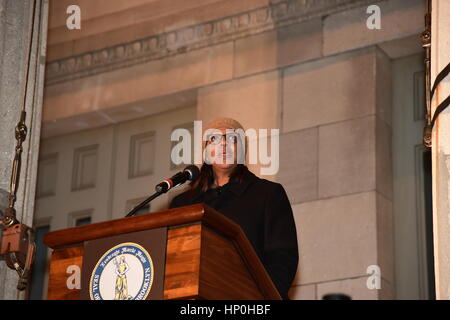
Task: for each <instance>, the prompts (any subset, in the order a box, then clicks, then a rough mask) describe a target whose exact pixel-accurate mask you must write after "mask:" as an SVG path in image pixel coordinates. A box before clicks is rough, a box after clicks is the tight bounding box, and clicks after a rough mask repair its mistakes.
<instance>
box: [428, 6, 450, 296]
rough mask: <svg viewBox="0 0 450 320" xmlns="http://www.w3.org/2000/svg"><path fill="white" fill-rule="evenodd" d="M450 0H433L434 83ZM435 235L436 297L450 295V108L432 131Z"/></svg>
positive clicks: (449, 25) (447, 58) (438, 97)
mask: <svg viewBox="0 0 450 320" xmlns="http://www.w3.org/2000/svg"><path fill="white" fill-rule="evenodd" d="M449 14H450V2H449V1H446V0H433V1H432V18H431V20H432V27H431V35H432V38H431V83H432V84H433V83H434V80H435V79H436V76H437V74H438V73H439V72H440V71H441V70H442V69H443V68H444V67H445V66H446V65H447V64H448V63H449V62H450V41H449V37H448V35H449V33H450V17H449ZM448 79H449V77H447V78H446V79H444V81H443V82H441V85H440V86H439V87H438V88H437V90H436V92H435V94H434V98H433V101H432V110H433V111H432V112H434V110H435V109H436V107H437V106H438V105H439V104H440V103H441V102H442V101H444V100H445V99H446V98H447V97H448V96H449V94H450V81H449V80H448ZM432 161H433V168H432V170H433V236H434V262H435V278H436V280H435V281H436V299H450V109H447V110H445V111H444V112H442V113H441V114H440V116H439V118H438V120H437V121H436V124H435V126H434V130H433V135H432Z"/></svg>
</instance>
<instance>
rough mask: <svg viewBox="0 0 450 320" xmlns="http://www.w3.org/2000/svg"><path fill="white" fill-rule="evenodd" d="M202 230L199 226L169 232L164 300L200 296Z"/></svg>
mask: <svg viewBox="0 0 450 320" xmlns="http://www.w3.org/2000/svg"><path fill="white" fill-rule="evenodd" d="M201 229H202V228H201V225H200V224H197V225H193V226H188V227H183V228H176V229H171V230H169V231H168V234H167V253H166V273H165V279H164V299H181V298H184V297H190V296H196V295H198V289H199V283H198V278H199V274H200V240H201Z"/></svg>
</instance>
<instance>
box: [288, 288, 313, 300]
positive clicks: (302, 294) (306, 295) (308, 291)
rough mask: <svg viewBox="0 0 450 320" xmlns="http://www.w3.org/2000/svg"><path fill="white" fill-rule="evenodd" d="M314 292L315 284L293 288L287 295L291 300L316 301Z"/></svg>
mask: <svg viewBox="0 0 450 320" xmlns="http://www.w3.org/2000/svg"><path fill="white" fill-rule="evenodd" d="M316 291H317V290H316V285H315V284H308V285H303V286H293V287H291V289H290V290H289V294H288V295H289V299H291V300H316Z"/></svg>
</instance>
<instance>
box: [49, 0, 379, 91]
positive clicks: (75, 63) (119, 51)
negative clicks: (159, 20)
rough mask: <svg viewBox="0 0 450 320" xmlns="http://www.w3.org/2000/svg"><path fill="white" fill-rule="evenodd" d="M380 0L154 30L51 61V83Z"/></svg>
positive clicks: (308, 5) (294, 0)
mask: <svg viewBox="0 0 450 320" xmlns="http://www.w3.org/2000/svg"><path fill="white" fill-rule="evenodd" d="M374 1H375V2H376V1H377V0H285V1H275V0H273V1H272V4H270V5H267V6H264V7H260V8H257V9H254V10H250V11H245V12H241V13H239V14H236V15H233V16H228V17H225V18H221V19H217V20H214V21H208V22H204V23H200V24H197V25H192V26H188V27H184V28H180V29H178V30H174V31H170V32H166V33H161V34H157V35H152V36H149V37H147V38H143V39H139V40H136V41H132V42H129V43H123V44H120V45H116V46H111V47H106V48H103V49H100V50H95V51H91V52H86V53H83V54H80V55H75V56H71V57H67V58H63V59H59V60H54V61H50V62H48V63H47V69H46V85H47V86H48V85H53V84H56V83H60V82H66V81H70V80H74V79H79V78H83V77H88V76H92V75H96V74H98V73H102V72H108V71H113V70H116V69H119V68H124V67H129V66H133V65H137V64H141V63H145V62H148V61H151V60H156V59H162V58H166V57H169V56H173V55H177V54H180V53H186V52H189V51H192V50H196V49H199V48H204V47H208V46H211V45H215V44H219V43H222V42H227V41H231V40H235V39H239V38H243V37H246V36H249V35H254V34H257V33H261V32H265V31H270V30H275V29H278V28H281V27H285V26H288V25H291V24H295V23H299V22H304V21H307V20H310V19H314V18H319V17H323V16H326V15H329V14H334V13H337V12H340V11H344V10H350V9H353V8H356V7H361V6H363V5H365V4H366V5H367V4H373V2H374Z"/></svg>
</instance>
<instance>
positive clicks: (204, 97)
mask: <svg viewBox="0 0 450 320" xmlns="http://www.w3.org/2000/svg"><path fill="white" fill-rule="evenodd" d="M279 80H280V79H279V72H278V71H273V72H267V73H263V74H259V75H256V76H251V77H246V78H242V79H238V80H232V81H227V82H224V83H220V84H217V85H211V86H207V87H204V88H201V89H200V90H199V92H198V116H199V119H200V120H203V121H205V122H209V121H211V120H213V119H215V118H218V117H224V116H228V117H231V118H234V119H236V120H238V121H239V122H240V123H241V124H242V125H243V127H244V129H248V128H255V129H271V128H279V121H278V119H279V108H278V100H279V99H278V94H279V88H278V82H279Z"/></svg>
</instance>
